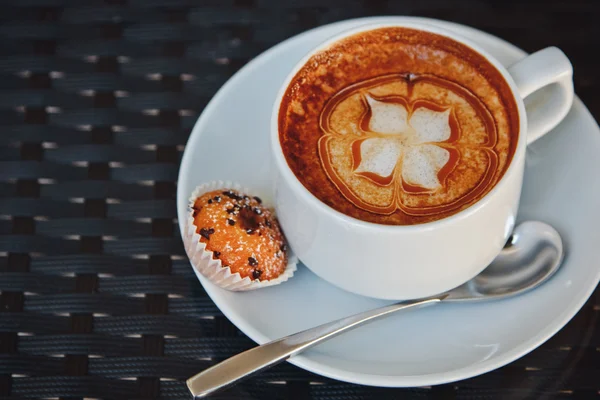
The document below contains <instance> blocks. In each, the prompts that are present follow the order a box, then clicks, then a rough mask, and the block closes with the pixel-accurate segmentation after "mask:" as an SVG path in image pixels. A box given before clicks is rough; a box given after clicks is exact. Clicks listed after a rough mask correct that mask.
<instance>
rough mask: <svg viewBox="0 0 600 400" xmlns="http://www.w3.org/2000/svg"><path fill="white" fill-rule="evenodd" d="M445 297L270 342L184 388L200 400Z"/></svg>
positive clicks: (388, 308) (397, 306)
mask: <svg viewBox="0 0 600 400" xmlns="http://www.w3.org/2000/svg"><path fill="white" fill-rule="evenodd" d="M445 297H446V295H442V296H436V297H431V298H427V299H422V300H415V301H405V302H400V303H395V304H391V305H389V306H384V307H380V308H377V309H374V310H369V311H364V312H362V313H359V314H356V315H352V316H349V317H346V318H342V319H338V320H337V321H333V322H328V323H326V324H323V325H319V326H316V327H314V328H310V329H307V330H305V331H302V332H298V333H295V334H293V335H290V336H286V337H284V338H281V339H277V340H274V341H272V342H269V343H266V344H263V345H261V346H258V347H255V348H253V349H250V350H247V351H244V352H243V353H240V354H237V355H235V356H233V357H231V358H228V359H227V360H225V361H223V362H220V363H219V364H217V365H214V366H212V367H210V368H208V369H206V370H204V371H202V372H200V373H199V374H197V375H194V376H192V377H191V378H189V379H188V380H187V382H186V383H187V387H188V389H189V390H190V392H191V393H192V395H193V396H194V399H201V398H203V397H205V396H208V395H210V394H212V393H214V392H216V391H218V390H221V389H224V388H226V387H228V386H231V385H233V384H235V383H237V382H238V381H240V380H242V379H244V378H247V377H249V376H250V375H253V374H256V373H258V372H260V371H263V370H265V369H267V368H270V367H272V366H274V365H277V364H279V363H281V362H283V361H285V360H287V359H288V358H290V357H293V356H295V355H297V354H298V353H301V352H302V351H304V350H306V349H309V348H311V347H313V346H315V345H317V344H319V343H321V342H324V341H326V340H328V339H331V338H332V337H334V336H337V335H339V334H340V333H343V332H347V331H349V330H352V329H354V328H357V327H359V326H361V325H364V324H366V323H368V322H371V321H375V320H376V319H379V318H382V317H384V316H387V315H390V314H392V313H395V312H397V311H401V310H407V309H411V308H420V307H423V306H427V305H431V304H435V303H438V302H440V301H442V300H443V299H444V298H445Z"/></svg>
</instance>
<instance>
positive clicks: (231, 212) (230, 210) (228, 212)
mask: <svg viewBox="0 0 600 400" xmlns="http://www.w3.org/2000/svg"><path fill="white" fill-rule="evenodd" d="M225 211H227V214H233V213H234V212H235V208H233V207H232V208H228V209H227V210H225Z"/></svg>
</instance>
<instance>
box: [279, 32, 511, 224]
mask: <svg viewBox="0 0 600 400" xmlns="http://www.w3.org/2000/svg"><path fill="white" fill-rule="evenodd" d="M278 127H279V141H280V143H281V147H282V150H283V154H284V156H285V158H286V161H287V163H288V165H289V167H290V169H291V170H292V171H293V172H294V174H295V175H296V177H297V178H298V179H299V181H300V182H301V183H302V184H303V185H304V186H305V187H306V188H307V189H308V190H309V191H310V192H311V193H312V194H313V195H314V196H315V197H317V198H318V199H319V200H321V201H322V202H324V203H325V204H327V205H329V206H330V207H332V208H334V209H336V210H338V211H340V212H342V213H344V214H346V215H348V216H350V217H354V218H357V219H360V220H363V221H368V222H374V223H380V224H388V225H412V224H419V223H425V222H430V221H434V220H438V219H441V218H445V217H448V216H450V215H452V214H455V213H457V212H459V211H461V210H464V209H465V208H467V207H469V206H471V205H473V204H474V203H476V202H477V201H478V200H479V199H481V198H482V197H483V196H485V195H486V194H487V193H488V192H489V191H490V190H491V189H492V188H493V187H494V186H495V185H496V183H497V182H498V181H499V179H500V178H501V177H502V175H503V174H504V172H505V171H506V169H507V168H508V166H509V165H510V162H511V159H512V157H513V155H514V152H515V148H516V145H517V142H518V137H519V117H518V111H517V105H516V102H515V100H514V98H513V95H512V93H511V90H510V87H509V85H508V84H507V82H506V81H505V80H504V78H503V76H502V75H501V73H500V72H498V71H497V70H496V68H495V67H494V66H493V65H492V64H491V63H490V62H489V61H487V60H486V59H485V58H484V57H483V56H481V55H480V54H479V53H477V52H476V51H475V50H473V49H471V48H469V47H468V46H466V45H464V44H461V43H458V42H456V41H454V40H452V39H449V38H447V37H444V36H441V35H437V34H434V33H430V32H425V31H420V30H415V29H410V28H400V27H390V28H380V29H375V30H371V31H367V32H362V33H358V34H355V35H353V36H349V37H346V38H344V39H342V40H340V41H337V42H335V43H333V44H332V45H330V46H328V47H327V48H326V49H324V50H321V51H319V52H318V53H316V54H314V55H313V56H312V57H311V58H310V59H309V60H308V61H307V62H306V63H305V64H304V65H303V66H302V67H301V68H300V69H299V71H298V72H297V73H296V75H295V76H294V78H293V79H292V80H291V82H290V84H289V86H288V87H287V90H286V91H285V94H284V96H283V98H282V101H281V104H280V107H279V115H278Z"/></svg>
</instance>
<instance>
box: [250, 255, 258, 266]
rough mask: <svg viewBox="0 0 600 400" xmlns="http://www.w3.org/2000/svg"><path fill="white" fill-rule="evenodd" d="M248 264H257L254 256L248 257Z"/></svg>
mask: <svg viewBox="0 0 600 400" xmlns="http://www.w3.org/2000/svg"><path fill="white" fill-rule="evenodd" d="M248 265H249V266H251V267H256V266H257V265H258V261H256V258H254V257H248Z"/></svg>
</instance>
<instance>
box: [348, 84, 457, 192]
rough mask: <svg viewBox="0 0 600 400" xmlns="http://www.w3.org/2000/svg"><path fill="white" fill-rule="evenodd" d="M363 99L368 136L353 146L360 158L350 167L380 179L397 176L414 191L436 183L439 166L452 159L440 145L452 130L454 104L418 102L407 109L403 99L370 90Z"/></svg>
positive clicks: (389, 180)
mask: <svg viewBox="0 0 600 400" xmlns="http://www.w3.org/2000/svg"><path fill="white" fill-rule="evenodd" d="M365 100H366V102H367V104H368V106H369V113H368V114H367V117H368V118H367V119H368V121H366V122H367V126H368V129H369V131H368V132H369V133H368V134H367V135H368V136H369V137H368V138H367V139H364V140H360V141H358V142H357V143H358V145H354V146H353V148H352V150H353V153H354V154H353V157H354V160H360V161H359V163H358V166H356V168H355V169H354V172H355V173H356V174H358V175H361V176H364V177H365V178H367V179H371V180H373V181H374V182H375V183H381V184H390V183H392V181H393V180H394V178H395V177H401V179H402V182H403V183H404V185H403V188H404V189H405V190H407V188H410V189H408V191H413V192H414V191H422V192H425V191H434V190H438V189H440V188H441V187H442V182H443V179H444V174H441V172H442V169H443V167H444V166H446V165H447V164H448V162H449V161H450V159H451V157H450V152H449V151H448V150H447V149H446V148H444V147H443V145H446V146H447V143H448V142H447V141H448V140H449V139H450V138H451V136H452V127H451V125H450V118H451V117H452V113H451V111H452V110H451V109H446V110H444V111H437V110H435V109H431V108H427V105H426V104H421V106H420V107H419V108H416V109H412V110H411V112H410V113H409V110H407V108H406V106H405V105H404V104H402V103H394V102H392V103H388V102H385V101H379V100H376V99H374V98H373V97H372V96H371V95H370V94H366V95H365ZM421 103H423V102H421ZM410 106H411V105H409V107H410ZM436 108H437V107H436ZM455 136H456V135H455ZM454 161H456V159H454ZM445 175H447V174H445ZM441 180H442V182H440V181H441Z"/></svg>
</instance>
